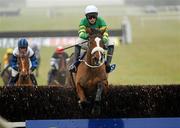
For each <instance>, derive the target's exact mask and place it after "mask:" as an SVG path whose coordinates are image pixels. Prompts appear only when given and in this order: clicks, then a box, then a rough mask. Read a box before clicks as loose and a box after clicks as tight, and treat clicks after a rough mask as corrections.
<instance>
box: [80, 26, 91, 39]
mask: <svg viewBox="0 0 180 128" xmlns="http://www.w3.org/2000/svg"><path fill="white" fill-rule="evenodd" d="M78 33H79V37H80V38H82V39H85V40H87V39H88V37H89V35H88V33H86V27H85V26H84V25H80V26H79V31H78Z"/></svg>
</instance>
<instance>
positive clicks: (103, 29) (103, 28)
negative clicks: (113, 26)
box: [100, 27, 107, 35]
mask: <svg viewBox="0 0 180 128" xmlns="http://www.w3.org/2000/svg"><path fill="white" fill-rule="evenodd" d="M106 30H107V27H102V28H100V31H101V34H102V35H103V34H104V32H105V31H106Z"/></svg>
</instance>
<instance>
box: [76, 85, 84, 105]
mask: <svg viewBox="0 0 180 128" xmlns="http://www.w3.org/2000/svg"><path fill="white" fill-rule="evenodd" d="M76 91H77V94H78V96H79V98H80V102H84V101H86V97H85V94H84V91H83V88H82V87H81V84H80V83H77V84H76Z"/></svg>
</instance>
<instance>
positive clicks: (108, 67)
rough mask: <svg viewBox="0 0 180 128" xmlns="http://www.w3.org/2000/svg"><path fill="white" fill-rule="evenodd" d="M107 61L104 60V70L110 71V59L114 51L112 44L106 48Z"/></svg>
mask: <svg viewBox="0 0 180 128" xmlns="http://www.w3.org/2000/svg"><path fill="white" fill-rule="evenodd" d="M107 50H108V51H107V61H106V72H107V73H109V72H111V65H110V64H111V61H112V57H113V53H114V45H109V46H108V48H107Z"/></svg>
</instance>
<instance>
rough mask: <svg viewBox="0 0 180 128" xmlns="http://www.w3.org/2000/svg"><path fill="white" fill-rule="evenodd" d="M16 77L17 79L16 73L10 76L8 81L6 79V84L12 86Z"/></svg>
mask: <svg viewBox="0 0 180 128" xmlns="http://www.w3.org/2000/svg"><path fill="white" fill-rule="evenodd" d="M17 79H18V75H16V76H15V77H13V76H11V77H10V79H9V81H8V86H14V85H15V83H16V81H17Z"/></svg>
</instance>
